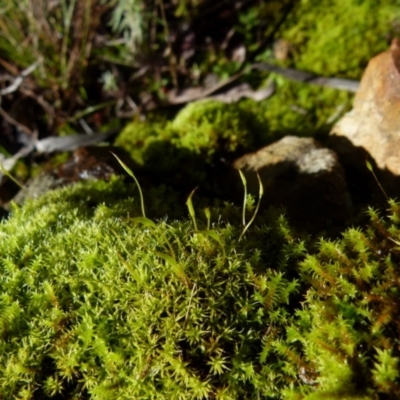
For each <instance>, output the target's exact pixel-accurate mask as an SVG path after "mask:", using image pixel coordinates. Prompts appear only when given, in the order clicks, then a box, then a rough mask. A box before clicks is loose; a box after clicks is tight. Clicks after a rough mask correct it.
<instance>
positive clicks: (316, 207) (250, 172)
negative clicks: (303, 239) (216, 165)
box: [233, 136, 352, 232]
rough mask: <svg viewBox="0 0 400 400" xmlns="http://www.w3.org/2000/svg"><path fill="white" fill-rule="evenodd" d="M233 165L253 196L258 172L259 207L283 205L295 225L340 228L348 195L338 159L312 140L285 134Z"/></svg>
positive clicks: (345, 216) (348, 212)
mask: <svg viewBox="0 0 400 400" xmlns="http://www.w3.org/2000/svg"><path fill="white" fill-rule="evenodd" d="M233 166H234V167H235V168H239V169H240V170H242V172H243V173H244V174H245V176H246V179H247V183H248V189H249V192H250V193H252V194H253V195H255V196H257V195H258V191H259V185H258V179H257V175H256V171H258V173H259V175H260V178H261V180H262V182H263V186H264V197H263V203H262V204H263V206H268V205H274V206H282V207H284V208H285V209H286V211H287V214H288V217H289V220H290V221H291V222H292V223H293V224H294V225H296V226H298V227H299V228H302V229H306V230H308V231H312V232H316V231H320V230H322V229H325V228H330V227H333V226H340V225H342V224H343V223H345V222H346V220H347V219H348V218H349V216H350V215H351V208H352V207H351V198H350V195H349V193H348V191H347V184H346V180H345V177H344V171H343V168H342V167H341V165H340V163H339V161H338V157H337V155H336V153H335V152H334V151H332V150H330V149H327V148H324V147H322V145H321V144H320V143H318V142H317V141H316V140H315V139H313V138H300V137H294V136H286V137H285V138H283V139H281V140H279V141H277V142H275V143H273V144H271V145H269V146H266V147H264V148H262V149H260V150H259V151H257V152H255V153H250V154H246V155H244V156H243V157H241V158H239V159H237V160H236V161H235V162H234V163H233ZM237 181H240V179H239V178H237ZM236 191H237V193H238V192H239V191H240V184H237V185H236ZM241 191H242V192H243V188H242V189H241Z"/></svg>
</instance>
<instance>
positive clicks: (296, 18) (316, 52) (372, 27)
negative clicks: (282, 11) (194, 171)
mask: <svg viewBox="0 0 400 400" xmlns="http://www.w3.org/2000/svg"><path fill="white" fill-rule="evenodd" d="M398 6H399V4H398V1H397V0H389V1H387V0H367V1H360V0H334V1H329V0H323V1H319V0H302V1H301V2H300V4H299V5H298V6H297V7H295V8H294V9H293V12H292V13H291V14H290V15H289V16H288V18H287V19H286V21H285V24H284V25H283V26H282V29H281V32H282V37H283V38H284V39H286V40H288V41H289V43H290V44H291V45H292V46H293V47H294V49H295V52H294V53H295V54H294V63H295V66H296V68H298V69H303V70H308V71H310V72H314V73H315V74H318V75H323V76H339V75H340V76H342V77H346V78H352V79H360V78H361V74H362V72H363V70H364V68H365V66H366V65H367V63H368V61H369V60H370V59H371V57H374V56H375V55H376V54H378V53H380V52H382V51H385V50H386V49H387V46H388V39H390V37H391V36H392V37H393V34H394V27H395V24H394V22H395V21H396V19H398V18H399V17H400V12H399V8H398Z"/></svg>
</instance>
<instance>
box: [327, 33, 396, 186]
mask: <svg viewBox="0 0 400 400" xmlns="http://www.w3.org/2000/svg"><path fill="white" fill-rule="evenodd" d="M399 110H400V40H399V39H394V40H393V41H392V44H391V47H390V50H388V51H385V52H384V53H381V54H379V55H378V56H376V57H374V58H373V59H372V60H371V61H370V62H369V64H368V66H367V69H366V71H365V73H364V75H363V78H362V80H361V83H360V87H359V89H358V91H357V94H356V97H355V100H354V105H353V110H352V111H351V112H349V113H347V114H346V115H345V116H344V117H343V118H342V119H341V120H340V121H339V122H338V123H337V124H336V126H334V128H333V129H332V131H331V133H330V137H331V144H332V147H334V149H335V150H336V151H337V153H338V154H339V156H340V158H341V160H342V161H343V163H344V165H349V166H350V167H351V168H356V169H359V170H364V171H366V164H365V161H366V159H367V158H369V159H370V160H372V161H374V163H375V165H376V167H377V168H378V169H379V170H380V171H381V172H382V173H381V174H380V175H379V177H380V180H381V179H383V180H384V181H385V183H384V182H382V183H384V185H386V184H389V185H390V183H389V181H388V180H387V179H385V177H386V178H388V177H390V176H392V177H400V112H399ZM377 172H378V171H377Z"/></svg>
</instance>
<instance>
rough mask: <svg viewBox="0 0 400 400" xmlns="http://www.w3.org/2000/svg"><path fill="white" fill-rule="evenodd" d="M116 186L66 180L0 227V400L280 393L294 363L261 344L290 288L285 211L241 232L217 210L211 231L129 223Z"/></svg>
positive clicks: (285, 312) (277, 336)
mask: <svg viewBox="0 0 400 400" xmlns="http://www.w3.org/2000/svg"><path fill="white" fill-rule="evenodd" d="M124 190H125V189H124V188H123V187H122V186H121V181H119V180H114V181H113V182H111V183H109V184H106V183H92V182H89V183H87V184H85V185H82V184H78V185H76V186H74V187H71V188H66V189H62V190H57V191H54V192H50V193H48V194H46V195H45V196H43V197H42V198H40V199H38V200H36V201H30V202H28V203H27V204H26V205H25V206H24V207H22V208H15V209H14V210H13V215H12V217H11V218H10V219H9V220H8V221H6V222H3V223H1V226H0V397H2V398H10V399H11V398H21V397H24V398H26V399H34V398H49V399H50V398H60V397H62V398H71V399H78V398H88V399H132V398H137V399H139V398H140V399H165V398H170V399H175V398H180V399H187V400H189V399H190V400H192V399H202V398H212V397H215V398H219V399H237V398H241V397H248V396H250V397H252V398H261V397H265V396H267V397H269V396H279V391H280V390H281V388H282V387H285V386H287V384H288V382H287V381H286V379H292V376H293V377H294V374H295V372H293V371H294V370H293V368H292V370H291V371H289V372H287V371H285V369H284V368H282V367H283V365H282V363H281V362H279V358H278V359H277V358H276V355H275V352H274V351H272V352H271V351H270V352H269V353H267V352H264V353H263V354H262V353H261V352H262V349H263V346H274V343H275V344H278V343H279V342H280V341H281V340H282V338H283V335H284V332H285V329H284V327H285V326H286V325H287V324H288V323H289V321H290V319H291V311H290V310H291V309H292V306H291V303H292V298H293V296H294V295H295V294H296V292H297V290H298V283H297V282H296V280H295V279H293V278H288V277H287V275H289V273H290V270H291V268H293V261H294V260H295V257H294V256H293V255H294V254H295V253H297V254H298V256H301V254H302V248H301V246H300V247H298V246H297V243H296V241H293V240H292V241H291V242H288V239H287V238H286V235H287V234H288V231H287V227H286V226H285V225H284V221H283V220H277V219H271V220H270V223H269V224H268V227H264V228H262V229H256V230H252V234H251V237H250V236H247V237H246V238H245V239H244V240H242V241H240V242H238V237H239V234H240V231H241V227H239V228H235V227H234V226H231V225H230V224H228V223H221V222H220V223H219V224H218V225H217V226H216V225H215V222H216V221H217V219H216V218H215V216H213V217H212V218H213V219H212V221H213V225H214V228H213V230H212V231H200V232H194V231H193V226H192V223H191V222H188V221H187V220H183V221H182V220H181V221H173V222H172V221H171V222H169V221H166V222H165V221H159V222H157V223H149V222H147V223H146V221H144V222H145V224H141V223H138V221H135V219H134V218H132V217H135V216H138V210H137V209H138V205H137V204H136V202H135V201H132V199H130V201H129V199H127V200H124V198H123V196H122V194H123V192H124ZM113 191H115V192H116V194H119V196H120V198H121V199H120V200H119V201H117V202H116V201H111V197H110V196H111V194H112V192H113ZM99 203H100V204H99ZM149 203H151V200H150V201H149ZM96 204H97V205H96ZM228 208H229V207H228ZM227 211H228V214H229V213H230V212H232V209H231V210H227ZM234 212H235V213H236V214H237V216H238V218H240V211H239V210H234ZM149 214H151V211H149ZM218 214H219V215H220V219H222V220H225V221H226V215H227V213H226V212H224V211H223V210H221V211H219V212H218ZM139 215H140V214H139ZM142 222H143V221H142ZM204 227H205V225H204V223H202V222H201V221H199V228H200V229H204ZM248 239H251V241H249V240H248ZM256 249H259V250H256ZM296 249H298V250H296ZM278 266H279V271H278V269H277V267H278ZM268 326H269V327H270V328H268ZM267 329H269V330H268V331H267ZM283 376H285V377H286V378H285V379H283V380H282V377H283Z"/></svg>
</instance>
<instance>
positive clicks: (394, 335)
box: [287, 201, 400, 400]
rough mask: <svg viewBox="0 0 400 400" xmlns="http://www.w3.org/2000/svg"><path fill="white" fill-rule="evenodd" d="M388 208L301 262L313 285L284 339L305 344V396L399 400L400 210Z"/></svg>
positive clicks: (325, 243) (303, 277)
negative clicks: (366, 223)
mask: <svg viewBox="0 0 400 400" xmlns="http://www.w3.org/2000/svg"><path fill="white" fill-rule="evenodd" d="M390 207H391V210H390V215H389V217H390V220H388V219H387V218H382V217H380V216H379V215H378V214H377V212H376V211H374V210H370V212H369V214H370V224H369V226H368V227H367V228H366V229H365V230H362V229H359V228H358V229H356V228H352V229H349V230H347V231H346V232H344V233H343V237H342V239H340V240H337V241H327V240H323V239H321V240H320V242H319V245H318V249H317V252H316V254H314V255H308V256H307V257H306V259H305V260H304V261H303V262H302V263H301V265H300V268H301V271H300V273H301V281H302V282H308V283H309V285H310V288H309V290H308V292H307V295H306V301H305V303H304V306H303V308H302V309H299V311H298V312H297V321H296V323H295V324H293V326H292V327H291V328H290V329H288V336H287V339H288V340H289V341H290V342H291V343H293V345H296V346H298V345H299V344H301V346H300V348H301V352H302V354H304V356H303V357H304V358H303V360H304V365H303V375H304V380H306V379H308V380H309V384H310V386H309V389H308V391H307V392H308V394H309V395H308V396H306V397H305V398H306V399H326V398H329V399H338V400H339V399H343V398H357V399H377V398H387V399H396V398H398V396H399V393H400V364H399V360H400V350H399V337H400V325H399V321H398V312H399V309H400V301H399V299H400V274H399V269H398V265H399V261H400V252H399V241H398V240H399V238H400V224H399V222H400V205H399V203H396V202H394V201H391V202H390ZM299 357H300V355H299ZM294 393H297V395H295V394H294ZM298 393H299V390H298V389H295V390H293V391H290V396H289V398H298Z"/></svg>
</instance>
